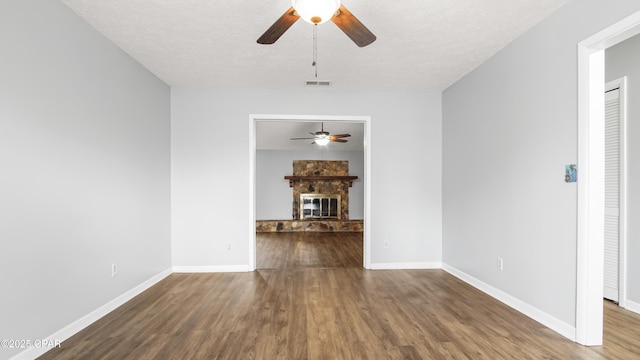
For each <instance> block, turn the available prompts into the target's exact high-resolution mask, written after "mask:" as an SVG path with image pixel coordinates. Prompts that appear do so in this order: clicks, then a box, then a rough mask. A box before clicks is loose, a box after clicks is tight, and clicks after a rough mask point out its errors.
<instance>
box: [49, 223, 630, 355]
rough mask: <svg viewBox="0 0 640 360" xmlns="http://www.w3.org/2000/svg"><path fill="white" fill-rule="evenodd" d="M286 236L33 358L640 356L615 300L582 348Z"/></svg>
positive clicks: (476, 302) (143, 298) (427, 283)
mask: <svg viewBox="0 0 640 360" xmlns="http://www.w3.org/2000/svg"><path fill="white" fill-rule="evenodd" d="M266 238H270V236H267V237H266ZM285 238H287V237H283V238H281V239H276V240H275V241H284V242H286V243H287V244H288V247H287V250H282V249H281V251H278V250H276V249H268V246H267V247H265V248H264V249H263V250H264V252H263V254H262V255H263V258H262V259H261V260H260V261H259V263H261V264H262V266H265V267H269V266H272V267H273V269H268V270H267V269H262V270H258V271H255V272H251V273H212V274H172V275H170V276H168V277H167V278H166V279H164V280H162V281H161V282H159V283H158V284H156V285H155V286H153V287H151V288H150V289H148V290H147V291H145V292H143V293H142V294H140V295H139V296H137V297H135V298H134V299H132V300H131V301H129V302H127V303H126V304H124V305H123V306H121V307H119V308H118V309H116V310H115V311H113V312H112V313H110V314H108V315H106V316H105V317H103V318H102V319H100V320H98V321H97V322H95V323H94V324H92V325H91V326H89V327H87V328H86V329H84V330H83V331H81V332H79V333H78V334H76V335H75V336H73V337H71V338H70V339H68V340H67V341H64V342H63V343H62V346H61V347H60V348H56V349H52V350H51V351H50V352H48V353H47V354H45V355H43V356H42V357H41V358H40V359H43V360H47V359H118V360H120V359H268V360H272V359H295V360H297V359H332V360H333V359H492V360H494V359H586V360H592V359H593V360H595V359H638V358H640V315H637V314H634V313H631V312H628V311H626V310H623V309H620V308H618V307H617V306H615V305H614V304H611V303H605V333H604V339H605V345H604V346H598V347H584V346H581V345H578V344H575V343H574V342H571V341H569V340H567V339H565V338H564V337H562V336H560V335H558V334H557V333H555V332H553V331H551V330H550V329H548V328H546V327H544V326H542V325H541V324H539V323H537V322H535V321H533V320H531V319H530V318H528V317H526V316H524V315H522V314H520V313H518V312H517V311H515V310H513V309H511V308H509V307H508V306H506V305H504V304H502V303H500V302H498V301H496V300H495V299H493V298H491V297H489V296H488V295H486V294H484V293H482V292H480V291H479V290H477V289H475V288H473V287H471V286H469V285H467V284H466V283H464V282H462V281H461V280H459V279H457V278H455V277H453V276H452V275H450V274H448V273H446V272H445V271H442V270H389V271H386V270H375V271H371V270H365V269H363V268H362V266H361V261H362V260H361V250H360V254H358V255H349V256H346V255H344V254H342V251H338V250H326V249H325V250H321V249H315V250H310V249H306V250H304V251H303V250H302V249H305V248H306V247H309V246H310V243H311V242H310V241H308V242H304V241H303V244H302V245H301V244H296V243H297V240H295V237H292V238H293V239H294V241H292V240H291V238H290V239H288V240H286V239H285ZM311 238H313V237H310V238H309V239H311ZM354 238H355V239H356V240H353V243H354V244H355V243H357V242H358V241H357V237H354ZM271 240H273V239H271ZM271 240H269V241H271ZM334 240H336V241H338V240H339V241H342V242H344V241H343V239H334ZM314 241H315V240H314ZM292 243H293V244H292ZM320 243H322V242H320ZM270 244H275V242H270ZM360 244H362V243H361V238H360ZM263 245H265V244H263ZM325 245H326V244H325ZM323 246H324V245H319V248H322V247H323ZM353 249H356V250H354V254H355V253H357V246H354V247H353ZM258 252H260V250H258ZM346 252H349V251H346ZM296 254H297V255H296ZM259 257H260V255H259ZM351 258H354V259H351ZM355 258H359V259H358V261H355ZM276 259H280V260H286V261H280V262H278V261H276ZM349 259H351V260H349ZM356 263H357V264H356ZM347 264H350V265H347Z"/></svg>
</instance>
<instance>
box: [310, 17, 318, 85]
mask: <svg viewBox="0 0 640 360" xmlns="http://www.w3.org/2000/svg"><path fill="white" fill-rule="evenodd" d="M311 65H312V66H313V67H314V68H315V75H316V79H317V78H318V24H314V25H313V63H311Z"/></svg>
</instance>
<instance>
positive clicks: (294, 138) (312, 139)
mask: <svg viewBox="0 0 640 360" xmlns="http://www.w3.org/2000/svg"><path fill="white" fill-rule="evenodd" d="M289 140H315V138H290V139H289Z"/></svg>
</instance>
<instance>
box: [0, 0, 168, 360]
mask: <svg viewBox="0 0 640 360" xmlns="http://www.w3.org/2000/svg"><path fill="white" fill-rule="evenodd" d="M0 43H1V44H2V56H0V64H1V65H2V66H0V79H1V81H0V168H1V173H2V176H0V204H1V205H0V219H1V220H0V239H1V240H0V241H1V243H2V250H1V251H0V270H1V271H0V273H1V274H2V275H0V277H1V279H2V293H3V295H2V296H1V297H0V309H2V310H3V313H2V320H1V321H0V338H1V339H32V340H35V339H45V338H47V337H48V336H50V335H52V334H53V333H54V332H57V331H59V330H61V329H62V328H64V327H65V326H67V325H69V324H71V323H72V322H73V321H76V320H78V319H79V318H81V317H83V316H85V315H87V314H88V313H90V312H92V311H94V310H96V309H97V308H99V307H100V306H103V305H105V304H106V303H108V302H109V301H111V300H113V299H115V298H116V297H118V296H120V295H122V294H123V293H125V292H126V291H128V290H131V289H132V288H134V287H135V286H137V285H139V284H141V283H142V282H144V281H145V280H147V279H149V278H150V277H152V276H154V275H157V274H158V273H160V272H162V271H164V270H166V269H168V268H169V267H170V266H171V263H170V260H171V257H170V251H171V248H170V245H171V244H170V228H169V225H170V219H169V216H170V203H169V201H170V196H169V191H170V163H169V160H170V154H169V150H170V148H169V141H170V136H169V124H170V121H169V116H170V111H169V104H170V99H169V97H170V90H169V88H168V87H167V86H166V85H165V84H164V83H163V82H161V81H160V80H158V79H157V78H156V77H155V76H153V75H152V74H151V73H149V72H148V71H147V70H145V69H144V68H143V67H142V66H140V65H139V64H137V63H136V62H134V61H133V60H132V59H131V58H130V57H129V56H127V55H126V54H124V53H123V52H122V51H121V50H119V49H118V48H116V47H115V46H114V45H113V44H112V43H110V42H109V41H107V40H106V39H105V38H104V37H102V36H101V35H99V34H98V33H97V32H96V31H95V30H94V29H93V28H92V27H91V26H89V25H88V24H86V23H85V22H83V21H82V20H81V19H80V18H79V17H78V16H76V15H75V14H74V13H73V12H72V11H71V10H69V9H68V8H67V7H66V6H64V5H63V4H62V3H60V2H59V1H50V0H30V1H24V0H3V1H2V2H0ZM113 262H116V263H117V264H118V266H119V274H118V275H117V276H116V277H111V264H112V263H113ZM19 350H22V349H18V350H9V349H4V348H2V349H0V358H1V359H6V358H9V357H12V356H13V355H15V354H16V353H17V352H18V351H19Z"/></svg>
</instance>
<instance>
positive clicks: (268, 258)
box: [256, 232, 363, 269]
mask: <svg viewBox="0 0 640 360" xmlns="http://www.w3.org/2000/svg"><path fill="white" fill-rule="evenodd" d="M362 248H363V244H362V233H361V232H328V233H317V232H291V233H257V234H256V253H257V256H256V264H257V268H258V269H285V268H286V269H290V268H314V267H315V268H348V267H362V264H363V255H362V251H363V250H362Z"/></svg>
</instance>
